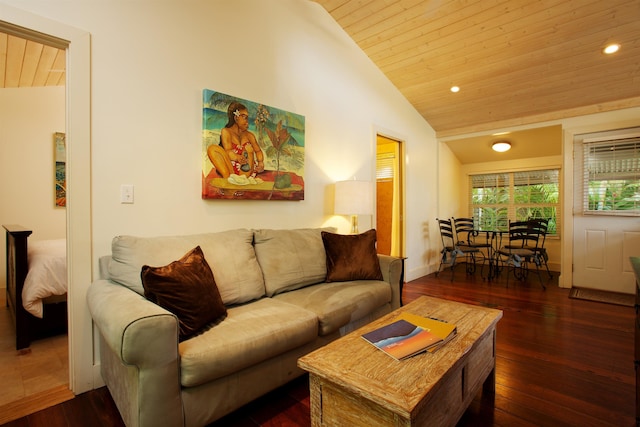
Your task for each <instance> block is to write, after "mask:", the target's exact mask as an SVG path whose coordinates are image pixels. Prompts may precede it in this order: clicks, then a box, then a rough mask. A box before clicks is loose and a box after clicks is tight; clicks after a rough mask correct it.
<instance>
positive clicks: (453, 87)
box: [451, 86, 460, 93]
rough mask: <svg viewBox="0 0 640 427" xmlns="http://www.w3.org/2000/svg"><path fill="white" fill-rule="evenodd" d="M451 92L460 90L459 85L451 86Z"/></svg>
mask: <svg viewBox="0 0 640 427" xmlns="http://www.w3.org/2000/svg"><path fill="white" fill-rule="evenodd" d="M451 92H453V93H456V92H460V88H459V87H458V86H451Z"/></svg>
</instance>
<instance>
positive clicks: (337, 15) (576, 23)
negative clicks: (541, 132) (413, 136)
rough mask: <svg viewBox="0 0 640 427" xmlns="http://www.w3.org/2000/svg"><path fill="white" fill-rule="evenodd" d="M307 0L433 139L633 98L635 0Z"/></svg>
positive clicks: (638, 33)
mask: <svg viewBox="0 0 640 427" xmlns="http://www.w3.org/2000/svg"><path fill="white" fill-rule="evenodd" d="M314 1H316V2H317V3H319V4H320V5H322V6H323V7H324V8H325V9H326V10H327V11H328V12H329V13H330V14H331V16H332V17H333V18H334V19H335V20H336V21H337V22H338V24H339V25H340V26H341V27H342V28H343V29H344V30H345V31H346V32H347V34H349V36H351V38H352V39H353V40H354V41H355V42H356V43H357V44H358V46H359V47H360V48H361V49H362V50H363V51H364V52H365V53H366V54H367V55H368V57H369V58H370V59H371V60H372V61H373V62H374V63H375V64H376V65H377V66H378V68H380V70H382V72H383V73H384V74H385V75H386V76H387V77H388V78H389V80H390V81H391V82H392V83H393V84H394V85H395V86H396V87H397V88H398V89H399V90H400V92H402V94H403V95H404V96H405V97H406V98H407V99H408V100H409V102H411V104H412V105H413V106H414V107H415V108H416V109H417V110H418V111H419V112H420V114H421V115H422V116H423V117H424V118H425V119H426V120H427V121H428V122H429V124H430V125H431V126H432V127H433V128H434V129H435V130H436V132H437V135H438V136H439V137H451V136H455V135H461V134H465V133H473V132H482V131H486V130H491V129H500V128H504V127H509V126H518V125H525V124H530V123H537V122H542V121H547V120H556V119H560V118H564V117H571V116H577V115H583V114H589V113H596V112H601V111H609V110H616V109H620V108H627V107H633V106H639V105H640V1H638V0H606V1H602V0H538V1H533V0H531V1H530V0H469V1H454V0H366V1H365V0H314ZM612 42H615V43H618V44H620V46H621V48H620V50H619V51H618V52H617V53H615V54H613V55H605V54H604V53H603V52H602V49H603V48H604V47H605V46H606V45H607V44H609V43H612ZM454 85H455V86H458V87H459V88H460V91H459V92H457V93H452V92H451V90H450V89H451V87H452V86H454Z"/></svg>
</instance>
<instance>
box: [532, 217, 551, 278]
mask: <svg viewBox="0 0 640 427" xmlns="http://www.w3.org/2000/svg"><path fill="white" fill-rule="evenodd" d="M529 221H531V222H532V224H533V226H534V227H539V228H540V239H541V241H540V242H539V244H538V246H537V247H532V248H530V249H532V250H534V251H536V252H538V254H539V255H540V259H541V261H542V262H543V263H544V267H545V268H546V269H547V274H548V275H549V279H551V278H553V275H552V274H551V271H550V270H549V263H548V262H549V254H548V253H547V249H546V248H545V245H544V244H545V242H546V240H547V231H548V230H549V220H548V219H546V218H529Z"/></svg>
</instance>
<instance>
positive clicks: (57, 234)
mask: <svg viewBox="0 0 640 427" xmlns="http://www.w3.org/2000/svg"><path fill="white" fill-rule="evenodd" d="M0 123H1V125H0V182H2V183H3V184H2V185H1V186H0V200H2V202H1V203H0V224H2V225H5V224H18V225H22V226H24V227H26V228H28V229H31V230H33V234H32V235H31V237H30V238H29V239H30V240H46V239H59V238H63V237H65V231H66V225H65V219H66V210H65V208H59V207H55V197H54V194H55V193H54V173H55V172H54V168H55V160H54V157H53V154H54V149H53V147H54V145H53V134H54V133H55V132H65V89H64V87H44V88H6V89H2V90H0ZM0 232H1V233H2V239H1V241H2V242H4V240H5V231H4V229H1V230H0ZM5 252H6V247H5V245H4V244H2V245H0V259H2V260H4V259H5V256H6V254H5ZM4 287H6V263H5V262H4V261H3V262H1V263H0V288H4Z"/></svg>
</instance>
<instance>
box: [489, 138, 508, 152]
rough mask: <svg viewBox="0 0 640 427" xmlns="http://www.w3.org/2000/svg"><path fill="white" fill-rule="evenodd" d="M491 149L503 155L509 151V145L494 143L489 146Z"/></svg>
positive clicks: (504, 142) (500, 142)
mask: <svg viewBox="0 0 640 427" xmlns="http://www.w3.org/2000/svg"><path fill="white" fill-rule="evenodd" d="M491 148H492V149H493V151H497V152H498V153H504V152H505V151H509V150H510V149H511V143H510V142H509V141H504V140H501V141H496V142H494V143H493V144H491Z"/></svg>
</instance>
